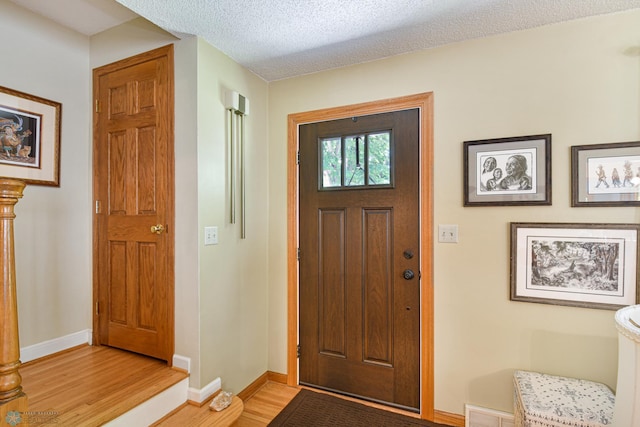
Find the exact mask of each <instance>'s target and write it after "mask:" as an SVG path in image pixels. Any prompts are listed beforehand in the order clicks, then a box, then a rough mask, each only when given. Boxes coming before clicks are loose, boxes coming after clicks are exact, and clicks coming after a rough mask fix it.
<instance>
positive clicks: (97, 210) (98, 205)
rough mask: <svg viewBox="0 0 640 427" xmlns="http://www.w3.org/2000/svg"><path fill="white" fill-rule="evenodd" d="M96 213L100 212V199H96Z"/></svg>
mask: <svg viewBox="0 0 640 427" xmlns="http://www.w3.org/2000/svg"><path fill="white" fill-rule="evenodd" d="M96 213H97V214H98V213H100V200H96Z"/></svg>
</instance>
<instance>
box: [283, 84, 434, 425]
mask: <svg viewBox="0 0 640 427" xmlns="http://www.w3.org/2000/svg"><path fill="white" fill-rule="evenodd" d="M413 108H418V109H419V110H420V167H419V174H420V177H419V180H420V182H419V185H420V190H419V191H420V205H419V206H420V272H421V280H420V307H421V313H420V337H421V343H422V344H421V346H420V359H421V360H420V368H421V369H420V370H421V374H420V417H421V418H422V419H425V420H430V421H434V407H433V406H434V380H433V373H434V359H433V353H434V352H433V343H434V327H433V321H434V320H433V309H434V303H433V167H432V166H433V92H425V93H420V94H416V95H409V96H403V97H399V98H391V99H385V100H380V101H373V102H366V103H361V104H353V105H347V106H342V107H335V108H327V109H322V110H314V111H308V112H304V113H295V114H289V116H288V117H287V121H288V125H287V384H288V385H290V386H297V385H298V381H299V378H298V357H297V346H298V330H299V320H298V310H299V294H298V289H299V264H298V247H299V241H300V240H299V238H300V236H299V220H300V217H299V200H298V188H299V173H298V171H299V165H298V162H297V157H298V151H299V146H300V141H299V132H298V127H299V126H300V125H302V124H306V123H315V122H321V121H328V120H337V119H344V118H348V117H354V116H363V115H371V114H378V113H386V112H392V111H400V110H409V109H413Z"/></svg>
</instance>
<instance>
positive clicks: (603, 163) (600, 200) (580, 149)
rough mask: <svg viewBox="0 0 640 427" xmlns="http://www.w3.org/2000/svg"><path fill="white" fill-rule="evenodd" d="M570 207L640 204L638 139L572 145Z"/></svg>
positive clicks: (639, 152)
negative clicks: (633, 140)
mask: <svg viewBox="0 0 640 427" xmlns="http://www.w3.org/2000/svg"><path fill="white" fill-rule="evenodd" d="M571 206H574V207H584V206H640V141H637V142H620V143H612V144H593V145H576V146H573V147H571Z"/></svg>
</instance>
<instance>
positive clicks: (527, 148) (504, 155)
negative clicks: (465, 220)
mask: <svg viewBox="0 0 640 427" xmlns="http://www.w3.org/2000/svg"><path fill="white" fill-rule="evenodd" d="M550 204H551V134H544V135H530V136H520V137H512V138H499V139H487V140H480V141H465V142H464V206H490V205H498V206H508V205H550Z"/></svg>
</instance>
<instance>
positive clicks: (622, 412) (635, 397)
mask: <svg viewBox="0 0 640 427" xmlns="http://www.w3.org/2000/svg"><path fill="white" fill-rule="evenodd" d="M616 327H617V328H618V384H617V387H616V406H615V410H614V415H613V425H614V426H615V427H635V426H640V390H639V389H638V388H639V387H640V305H631V306H629V307H624V308H621V309H620V310H618V311H617V312H616Z"/></svg>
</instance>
